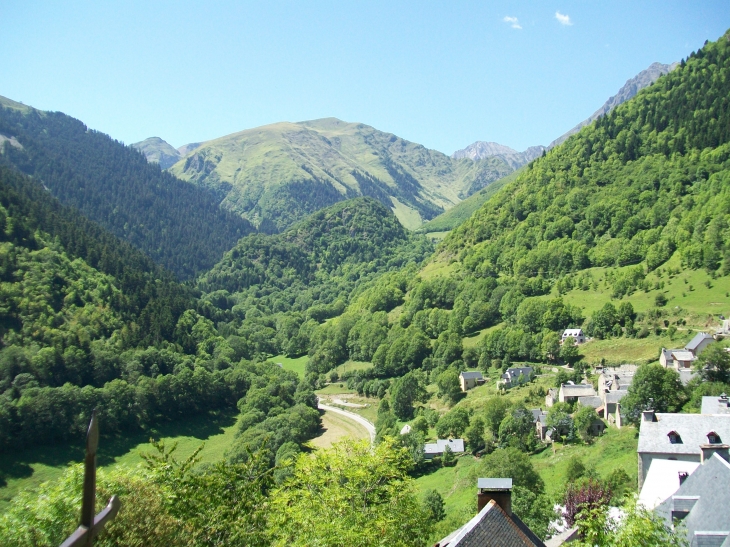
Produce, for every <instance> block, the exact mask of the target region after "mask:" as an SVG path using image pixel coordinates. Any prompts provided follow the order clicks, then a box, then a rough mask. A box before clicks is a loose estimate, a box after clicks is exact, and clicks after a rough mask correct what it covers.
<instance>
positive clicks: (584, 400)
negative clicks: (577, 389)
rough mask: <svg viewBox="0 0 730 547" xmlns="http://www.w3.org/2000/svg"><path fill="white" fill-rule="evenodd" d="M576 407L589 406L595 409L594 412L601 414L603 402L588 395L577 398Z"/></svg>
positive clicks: (594, 396)
mask: <svg viewBox="0 0 730 547" xmlns="http://www.w3.org/2000/svg"><path fill="white" fill-rule="evenodd" d="M578 405H580V406H589V407H591V408H595V409H596V412H598V413H599V415H600V414H603V401H602V400H601V398H600V397H599V396H598V395H588V396H585V397H578Z"/></svg>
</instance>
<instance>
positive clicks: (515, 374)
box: [499, 367, 533, 388]
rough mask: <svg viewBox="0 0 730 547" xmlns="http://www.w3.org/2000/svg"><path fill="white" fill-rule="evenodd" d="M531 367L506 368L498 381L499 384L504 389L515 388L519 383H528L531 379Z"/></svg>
mask: <svg viewBox="0 0 730 547" xmlns="http://www.w3.org/2000/svg"><path fill="white" fill-rule="evenodd" d="M532 372H533V368H532V367H512V368H508V369H507V370H506V371H505V373H504V374H502V376H501V377H500V379H499V384H500V385H503V386H504V387H508V388H509V387H513V386H517V385H519V384H520V383H525V382H529V381H530V379H531V378H532Z"/></svg>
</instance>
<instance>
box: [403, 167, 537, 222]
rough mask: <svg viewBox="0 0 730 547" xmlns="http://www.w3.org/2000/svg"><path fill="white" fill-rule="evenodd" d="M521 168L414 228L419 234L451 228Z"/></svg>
mask: <svg viewBox="0 0 730 547" xmlns="http://www.w3.org/2000/svg"><path fill="white" fill-rule="evenodd" d="M522 169H524V167H521V168H520V169H518V170H517V171H513V172H512V173H510V174H509V175H507V176H506V177H502V178H501V179H499V180H495V181H494V182H493V183H491V184H490V185H489V186H487V187H486V188H482V189H481V190H479V191H478V192H477V193H476V194H472V195H471V196H469V197H468V198H466V199H465V200H464V201H462V202H460V203H458V204H457V205H454V206H453V207H452V208H451V209H449V210H448V211H445V212H443V213H441V214H440V215H439V216H437V217H436V218H434V219H433V220H429V221H428V222H427V223H426V224H424V225H423V226H421V227H420V228H419V229H418V230H416V232H418V233H420V234H427V233H430V232H447V231H450V230H453V229H454V228H456V227H457V226H459V225H460V224H461V223H462V222H464V221H465V220H467V219H468V218H469V217H470V216H471V215H473V214H474V212H475V211H476V210H477V209H479V208H480V207H481V206H482V205H484V203H485V202H486V201H487V200H489V199H490V198H491V197H492V196H493V195H494V194H496V193H497V192H498V191H499V190H501V189H502V188H503V187H504V186H505V185H507V184H509V183H510V182H512V181H513V180H515V178H517V175H518V174H519V173H521V172H522Z"/></svg>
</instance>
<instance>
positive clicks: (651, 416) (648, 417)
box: [641, 410, 656, 422]
mask: <svg viewBox="0 0 730 547" xmlns="http://www.w3.org/2000/svg"><path fill="white" fill-rule="evenodd" d="M641 421H642V422H656V414H655V413H654V411H653V410H644V411H642V412H641Z"/></svg>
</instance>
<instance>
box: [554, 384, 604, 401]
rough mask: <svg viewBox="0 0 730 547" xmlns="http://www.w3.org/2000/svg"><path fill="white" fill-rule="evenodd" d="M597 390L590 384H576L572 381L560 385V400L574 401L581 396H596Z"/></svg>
mask: <svg viewBox="0 0 730 547" xmlns="http://www.w3.org/2000/svg"><path fill="white" fill-rule="evenodd" d="M595 396H596V390H595V389H593V386H592V385H590V384H574V383H572V382H570V383H567V384H561V385H560V392H559V393H558V400H559V401H560V402H561V403H572V402H575V401H577V400H578V398H579V397H595Z"/></svg>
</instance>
